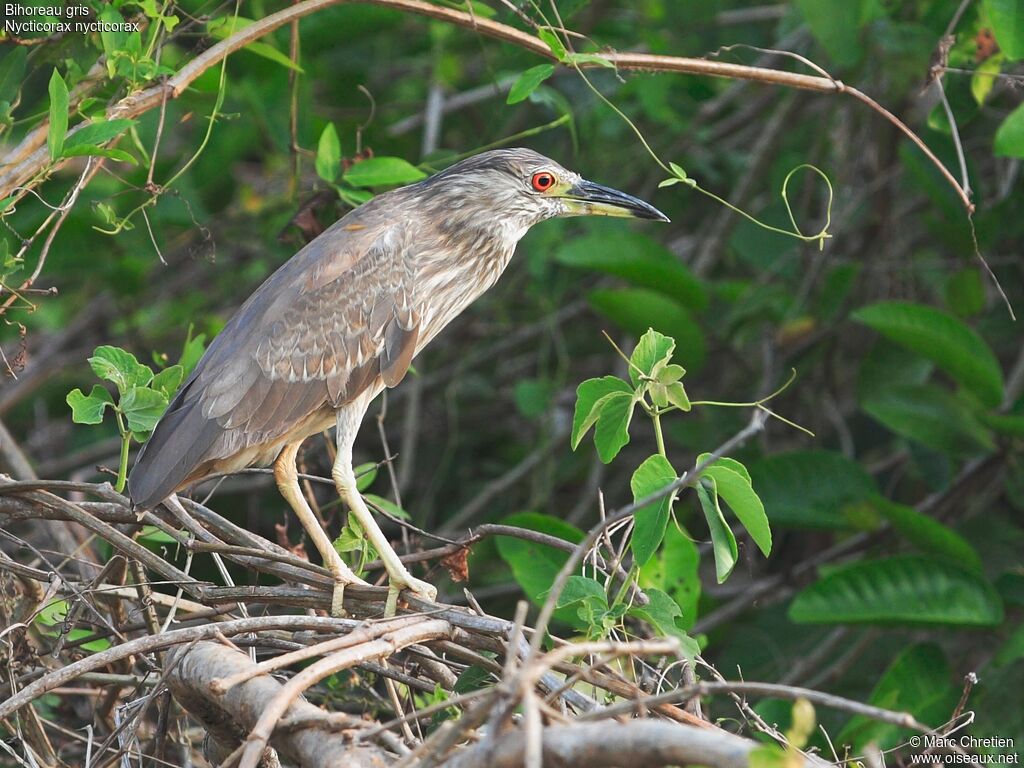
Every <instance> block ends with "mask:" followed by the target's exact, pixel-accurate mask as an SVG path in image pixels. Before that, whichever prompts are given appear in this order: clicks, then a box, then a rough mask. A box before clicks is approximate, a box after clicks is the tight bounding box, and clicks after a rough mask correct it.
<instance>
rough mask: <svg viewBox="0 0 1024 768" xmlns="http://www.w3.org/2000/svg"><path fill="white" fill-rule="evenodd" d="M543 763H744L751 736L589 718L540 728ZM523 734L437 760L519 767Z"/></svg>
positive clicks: (721, 766) (715, 767)
mask: <svg viewBox="0 0 1024 768" xmlns="http://www.w3.org/2000/svg"><path fill="white" fill-rule="evenodd" d="M542 739H543V741H542V743H543V756H544V760H543V764H544V765H545V766H549V767H550V768H557V767H558V766H566V767H568V766H579V765H585V766H588V768H603V767H604V766H609V768H611V766H621V765H629V766H631V768H654V767H655V766H662V765H707V766H712V768H747V766H748V765H749V759H750V752H751V751H752V750H753V749H754V748H755V747H756V746H757V744H756V743H755V742H753V741H748V740H747V739H742V738H740V737H739V736H733V735H731V734H728V733H725V732H724V731H713V730H709V729H704V728H693V727H691V726H687V725H679V724H677V723H666V722H661V721H655V720H634V721H632V722H628V723H610V722H602V723H593V724H586V725H567V726H560V727H550V728H545V729H544V731H543V734H542ZM525 747H526V740H525V739H524V738H523V733H522V732H521V731H519V730H516V731H512V732H510V733H506V734H504V735H503V736H501V737H499V738H498V739H497V740H496V741H490V740H488V741H484V742H482V743H481V744H479V745H477V746H473V747H469V748H467V749H464V750H462V751H461V752H458V753H457V754H456V755H455V756H454V757H453V758H452V759H450V760H448V761H447V762H445V763H442V765H443V766H444V768H470V767H471V766H473V767H474V768H475V766H480V765H486V766H488V768H520V766H522V765H523V756H524V751H525Z"/></svg>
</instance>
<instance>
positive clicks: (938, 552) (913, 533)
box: [872, 496, 981, 574]
mask: <svg viewBox="0 0 1024 768" xmlns="http://www.w3.org/2000/svg"><path fill="white" fill-rule="evenodd" d="M872 506H874V507H875V508H876V509H877V510H878V511H879V512H880V513H881V515H882V517H884V518H885V519H886V520H888V521H889V522H890V523H891V524H892V527H893V528H894V529H895V530H896V531H898V532H899V533H900V535H901V536H903V538H905V539H906V540H907V541H909V542H910V543H911V544H913V545H914V546H915V547H917V548H918V549H919V550H921V551H922V552H923V553H925V554H928V555H933V556H935V557H938V558H941V559H943V560H946V561H948V562H950V563H952V564H954V565H956V566H958V567H960V568H962V569H964V570H965V571H971V572H972V573H976V574H981V557H979V556H978V553H977V551H975V549H974V547H972V546H971V545H970V544H969V543H968V542H967V540H966V539H965V538H964V537H963V536H961V535H960V534H958V533H957V532H956V531H954V530H952V529H950V528H947V527H946V526H945V525H943V524H942V523H940V522H939V521H938V520H935V519H933V518H931V517H929V516H928V515H926V514H924V513H922V512H918V511H917V510H916V509H914V508H913V507H908V506H906V505H904V504H897V503H895V502H893V501H889V500H888V499H884V498H882V497H881V496H876V497H875V498H874V499H873V500H872Z"/></svg>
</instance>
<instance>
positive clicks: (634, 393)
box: [571, 329, 772, 625]
mask: <svg viewBox="0 0 1024 768" xmlns="http://www.w3.org/2000/svg"><path fill="white" fill-rule="evenodd" d="M675 349H676V342H675V340H674V339H673V338H671V337H669V336H666V335H664V334H662V333H658V332H657V331H655V330H654V329H648V330H647V331H646V332H645V333H644V334H643V336H641V337H640V340H639V341H638V342H637V344H636V346H635V347H634V349H633V352H632V354H631V355H630V356H629V358H625V356H624V355H623V358H624V359H625V360H626V362H627V363H628V365H629V381H628V382H626V381H624V380H623V379H620V378H618V377H617V376H605V377H603V378H599V379H588V380H586V381H584V382H583V383H581V384H580V385H579V387H578V388H577V390H576V410H575V412H574V414H573V426H572V434H571V444H572V447H573V450H575V449H576V448H578V447H579V444H580V442H581V441H582V439H583V437H584V436H585V435H586V434H587V432H588V431H589V430H590V429H591V427H594V445H595V447H596V448H597V452H598V456H599V457H600V459H601V461H603V462H604V463H606V464H607V463H609V462H610V461H612V460H613V459H615V457H616V456H617V455H618V453H619V451H621V450H622V448H623V447H624V446H625V445H626V444H627V443H628V442H629V424H630V421H631V419H632V415H633V411H634V410H635V409H636V407H637V406H640V408H641V410H642V411H643V412H644V413H645V414H646V415H647V416H648V417H650V420H651V424H652V427H653V429H654V436H655V441H656V443H657V445H658V452H657V453H655V454H653V455H651V456H648V457H647V458H646V459H645V460H644V461H643V462H642V463H641V464H640V466H639V467H638V468H637V469H636V471H635V472H634V473H633V476H632V478H631V480H630V488H631V490H632V492H633V503H634V504H638V503H640V502H641V501H642V500H644V499H647V498H649V497H651V496H654V495H657V494H660V495H659V496H658V498H656V499H654V500H653V501H651V502H649V503H647V504H644V505H643V506H641V507H639V508H638V509H637V510H636V512H635V513H634V527H633V533H632V536H631V538H630V541H629V546H630V551H631V552H632V554H633V563H634V565H633V568H634V569H643V568H644V567H645V566H647V564H648V563H650V562H651V560H652V558H654V557H655V555H656V554H657V552H658V550H659V549H660V548H661V547H662V545H663V543H664V542H665V541H666V531H667V530H668V523H669V520H670V519H671V517H672V515H673V505H674V502H675V499H676V496H677V493H678V488H676V489H674V490H671V491H666V489H668V488H671V487H672V486H673V485H676V483H677V481H678V479H679V477H678V474H677V472H676V470H675V469H674V468H673V466H672V464H671V462H670V461H669V459H668V456H667V454H666V447H665V441H664V436H663V433H662V425H661V417H662V416H663V415H664V414H667V413H670V412H672V411H679V412H681V413H687V412H689V411H691V409H692V408H693V405H694V403H692V402H691V400H690V398H689V396H688V395H687V393H686V390H685V388H684V387H683V384H682V378H683V376H684V375H685V373H686V370H685V369H684V368H683V367H682V366H680V365H678V364H676V363H673V362H672V357H673V354H674V353H675ZM621 354H622V353H621V352H620V355H621ZM718 405H731V404H721V403H719V404H718ZM697 465H698V466H701V467H703V472H702V475H701V476H700V477H699V478H698V479H697V480H696V482H694V481H691V482H690V483H689V485H691V486H693V487H694V488H695V490H696V493H697V498H698V500H699V501H700V504H701V507H702V509H703V510H704V515H705V519H706V520H707V524H708V530H709V532H710V535H711V541H712V551H713V553H714V558H715V570H716V573H717V577H718V581H719V583H721V582H723V581H725V579H726V578H728V576H729V574H730V573H731V572H732V569H733V567H734V566H735V565H736V559H737V555H738V547H737V543H736V537H735V535H734V534H733V532H732V530H731V529H730V527H729V525H728V524H727V523H726V521H725V516H724V514H723V512H722V508H721V503H720V500H724V501H725V503H726V504H728V506H729V508H730V509H731V510H732V511H733V513H734V514H735V515H736V517H737V518H738V519H739V521H740V523H741V525H742V526H743V527H744V528H745V529H746V531H747V533H748V534H750V537H751V538H752V539H753V541H754V543H755V544H756V545H757V546H758V548H759V549H760V550H761V552H762V553H763V554H764V555H765V556H766V557H767V556H768V554H769V553H770V552H771V548H772V539H771V530H770V527H769V524H768V518H767V516H766V515H765V511H764V506H763V505H762V503H761V500H760V498H758V495H757V493H755V492H754V488H753V485H752V483H751V478H750V473H749V472H748V471H747V468H746V467H745V466H743V464H741V463H740V462H739V461H736V460H735V459H731V458H727V457H719V458H717V459H715V457H713V456H711V454H707V453H705V454H701V455H700V456H698V458H697ZM705 465H706V466H705ZM685 535H686V534H685V533H683V537H684V542H685ZM684 542H679V543H677V544H676V545H675V546H674V547H673V554H672V556H671V558H672V560H673V561H676V560H678V561H679V562H680V565H681V566H682V567H683V568H685V571H684V572H686V571H690V572H691V575H690V577H689V579H688V581H689V584H683V585H680V584H673V585H672V586H673V587H674V590H673V591H677V592H680V593H681V594H680V599H679V602H675V601H672V605H673V606H674V607H675V609H676V611H678V613H674V612H673V613H672V616H671V619H672V620H673V622H674V620H675V617H676V616H682V615H683V612H684V609H685V611H686V615H687V617H688V618H689V617H690V616H692V615H693V610H694V606H695V600H696V595H698V594H699V579H698V578H697V573H696V564H697V562H696V561H697V558H696V557H695V554H696V551H695V550H693V549H692V547H687V546H686V543H684ZM669 558H670V554H669V552H668V551H666V553H665V554H664V555H663V556H662V558H661V559H660V566H659V568H658V570H656V571H655V570H653V569H652V571H649V572H648V576H647V578H648V580H652V577H654V579H653V584H652V586H653V585H654V584H659V583H660V584H661V585H662V586H667V585H668V581H667V579H668V577H667V573H666V572H665V570H664V569H665V567H666V563H667V562H669ZM687 563H689V565H687ZM691 568H692V571H691ZM655 574H657V576H655ZM655 588H657V587H655ZM659 592H661V590H659ZM662 594H664V593H662ZM664 597H665V599H667V600H672V598H671V597H669V596H668V595H667V594H666V595H664ZM659 599H660V598H659ZM648 608H649V607H648ZM649 610H651V609H650V608H649ZM644 618H646V619H647V620H648V621H651V622H652V623H657V622H654V620H653V619H652V617H651V616H650V615H645V616H644ZM661 622H662V623H663V624H664V617H662V619H661ZM673 625H674V624H673Z"/></svg>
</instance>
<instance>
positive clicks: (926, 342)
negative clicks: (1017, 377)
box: [853, 301, 1003, 406]
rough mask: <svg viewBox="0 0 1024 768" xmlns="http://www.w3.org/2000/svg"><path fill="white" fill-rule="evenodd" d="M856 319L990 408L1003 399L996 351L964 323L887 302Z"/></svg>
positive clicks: (865, 310) (930, 310) (863, 311)
mask: <svg viewBox="0 0 1024 768" xmlns="http://www.w3.org/2000/svg"><path fill="white" fill-rule="evenodd" d="M853 317H854V319H856V320H858V321H860V322H862V323H864V324H865V325H868V326H870V327H871V328H874V329H875V330H876V331H878V332H879V333H881V334H882V335H884V336H885V337H886V338H888V339H891V340H892V341H894V342H896V343H897V344H899V345H900V346H902V347H905V348H906V349H908V350H910V351H911V352H913V353H915V354H917V355H920V356H921V357H924V358H926V359H928V360H931V361H932V362H934V363H935V364H936V365H937V366H939V368H941V369H942V370H943V371H945V372H946V373H948V374H949V375H950V376H951V377H952V378H953V379H954V380H956V381H957V383H959V384H961V385H962V386H963V387H964V388H966V389H968V390H969V391H971V392H972V393H973V394H974V395H976V396H977V398H978V399H979V400H980V401H981V402H982V403H984V404H985V405H988V406H996V405H999V403H1000V401H1001V400H1002V397H1003V374H1002V371H1001V370H1000V368H999V362H998V361H997V360H996V357H995V355H994V354H993V353H992V350H991V349H990V348H989V346H988V345H987V344H986V343H985V341H984V339H982V338H981V336H979V335H978V334H977V333H976V332H975V331H974V330H972V329H971V328H970V327H969V326H967V325H966V324H965V323H963V321H961V320H958V319H957V318H955V317H953V316H952V315H949V314H947V313H945V312H943V311H942V310H939V309H935V308H933V307H926V306H923V305H921V304H907V303H904V302H895V301H894V302H883V303H880V304H873V305H871V306H868V307H863V308H861V309H859V310H857V311H856V312H854V313H853Z"/></svg>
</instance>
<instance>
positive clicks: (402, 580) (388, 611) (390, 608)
mask: <svg viewBox="0 0 1024 768" xmlns="http://www.w3.org/2000/svg"><path fill="white" fill-rule="evenodd" d="M403 589H409V590H412V591H413V592H414V593H415V594H417V595H419V596H420V597H422V598H423V599H424V600H429V601H430V602H434V601H435V600H436V599H437V587H435V586H434V585H433V584H428V583H427V582H425V581H421V580H420V579H417V578H416V577H415V576H413V575H412V574H411V573H409V572H408V571H405V572H404V573H400V574H391V575H389V580H388V599H387V602H386V603H385V604H384V617H385V618H389V617H391V616H394V615H395V612H396V611H397V610H398V595H399V593H400V592H401V591H402V590H403Z"/></svg>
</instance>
